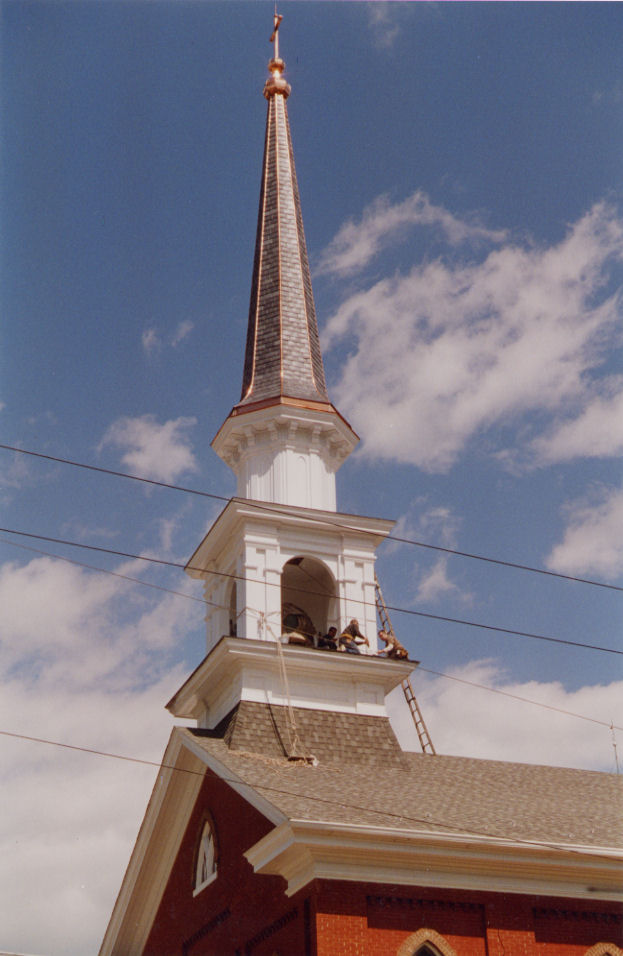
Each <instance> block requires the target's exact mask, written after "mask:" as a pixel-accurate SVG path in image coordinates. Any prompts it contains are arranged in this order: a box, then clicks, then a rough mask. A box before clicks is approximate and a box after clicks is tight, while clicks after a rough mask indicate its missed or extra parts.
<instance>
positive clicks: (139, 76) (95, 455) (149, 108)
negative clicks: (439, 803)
mask: <svg viewBox="0 0 623 956" xmlns="http://www.w3.org/2000/svg"><path fill="white" fill-rule="evenodd" d="M0 11H1V16H2V37H1V42H2V51H1V52H2V91H3V92H2V104H1V105H2V108H1V111H0V112H1V120H0V122H1V123H2V126H1V144H2V205H1V208H2V284H1V295H2V330H1V332H0V335H1V346H2V359H1V362H2V365H1V394H0V402H1V403H2V409H1V411H0V420H1V422H2V429H1V432H0V433H1V434H2V439H1V440H2V442H4V443H5V444H8V445H13V446H19V447H23V448H26V449H31V450H34V451H38V452H41V453H44V454H48V455H52V456H57V457H61V458H69V459H72V460H74V461H80V462H85V463H89V464H93V465H97V466H99V467H103V468H109V469H113V470H120V471H129V472H132V473H134V474H138V475H143V476H146V477H151V478H155V479H157V480H162V481H167V482H171V483H175V484H181V485H184V486H187V487H192V488H197V489H201V490H203V491H207V492H211V493H214V494H217V495H226V496H227V495H231V494H233V492H234V479H233V476H232V475H231V474H230V473H229V471H228V470H227V468H226V467H225V466H224V465H223V464H222V463H221V462H220V460H219V459H218V458H217V457H216V455H215V454H214V453H213V452H212V451H211V449H210V441H211V439H212V437H213V436H214V434H215V433H216V431H217V429H218V428H219V426H220V424H221V423H222V421H223V420H224V418H225V417H226V415H227V414H228V412H229V410H230V408H231V406H232V405H233V404H234V402H235V401H236V400H237V399H238V397H239V390H240V383H241V376H242V358H243V349H244V340H245V333H246V322H247V310H248V296H249V289H250V280H251V264H252V255H253V243H254V236H255V220H256V215H257V202H258V196H259V179H260V166H261V155H262V147H263V132H264V122H265V103H264V100H263V98H262V95H261V90H262V86H263V83H264V79H265V73H266V63H267V60H268V58H269V56H270V52H271V48H270V46H269V44H268V36H269V35H270V31H271V16H272V7H271V5H270V4H265V3H263V2H254V3H208V2H199V0H196V2H188V3H187V2H165V0H162V2H154V3H147V2H145V3H138V2H133V0H128V2H107V0H105V2H100V3H92V2H91V3H89V2H84V3H83V2H72V3H62V2H48V3H43V2H33V3H30V2H5V3H3V4H2V5H1V7H0ZM281 12H282V13H283V14H284V20H283V25H282V28H281V30H282V33H281V53H282V55H283V56H284V58H285V60H286V64H287V77H288V80H289V82H290V83H291V85H292V95H291V97H290V99H289V101H288V108H289V114H290V122H291V126H292V133H293V138H294V149H295V157H296V164H297V173H298V179H299V185H300V190H301V199H302V205H303V218H304V222H305V229H306V236H307V244H308V249H309V253H310V259H311V263H312V270H313V274H314V291H315V297H316V306H317V311H318V315H319V323H320V327H321V335H322V339H323V347H324V354H325V365H326V370H327V378H328V384H329V390H330V393H331V396H332V399H333V401H334V403H335V404H336V405H337V406H338V408H339V409H340V411H341V412H343V413H344V414H345V415H346V417H347V418H348V419H349V421H350V422H351V424H352V425H353V427H354V428H355V430H356V431H357V432H358V434H359V435H360V436H361V439H362V441H361V444H360V446H359V449H358V451H357V452H356V453H355V454H353V456H352V457H351V458H350V459H349V460H348V461H347V462H346V464H345V465H344V466H343V468H342V469H341V471H340V472H339V474H338V502H339V507H340V509H341V510H342V511H345V512H348V513H363V514H369V515H379V516H383V517H391V518H394V519H396V520H397V522H398V525H397V529H396V533H397V534H398V535H399V536H401V537H405V538H411V539H417V540H419V541H424V542H429V543H432V544H438V545H441V546H445V547H449V548H454V549H458V550H461V551H467V552H476V553H479V554H483V555H488V556H491V557H497V558H500V559H503V560H507V561H511V562H517V563H521V564H526V565H531V566H536V567H543V568H548V569H550V570H553V571H559V572H562V573H565V574H570V575H577V576H580V577H588V578H592V579H596V580H599V581H603V582H605V583H609V584H618V585H619V586H621V585H622V584H623V577H622V575H623V549H622V546H621V541H623V494H622V492H621V481H620V478H621V472H620V454H621V451H622V450H623V432H622V423H623V399H622V397H621V396H622V388H621V386H622V382H623V372H622V369H621V354H620V346H621V339H620V328H621V326H620V319H621V301H620V287H621V278H622V271H623V270H622V268H621V260H622V257H623V218H622V215H621V191H622V186H623V183H622V178H623V177H622V172H621V148H622V146H623V127H622V119H621V116H622V106H623V77H622V75H621V68H620V35H621V25H622V24H621V21H622V18H623V14H622V12H621V7H620V5H619V4H593V3H588V4H585V3H573V4H566V3H554V4H536V3H526V4H524V3H513V4H502V3H486V4H449V3H448V4H445V3H442V4H426V3H392V4H377V3H361V4H359V3H357V4H356V3H345V2H344V3H313V2H310V3H305V2H300V3H283V5H282V7H281ZM0 496H1V500H2V503H3V505H4V508H3V512H4V519H3V525H4V526H5V527H8V528H14V529H18V530H23V531H27V532H32V533H34V534H40V535H47V536H51V537H56V538H63V539H69V540H73V541H77V542H82V543H84V544H90V545H96V546H99V547H105V548H111V549H114V550H118V551H124V552H128V553H131V554H143V555H146V556H151V557H158V558H164V559H166V560H170V561H174V562H184V561H185V560H186V559H187V558H188V557H189V556H190V555H191V554H192V552H193V551H194V549H195V547H196V545H197V543H198V542H199V541H200V540H201V538H202V536H203V534H204V533H205V531H206V529H207V528H208V527H209V525H210V523H211V521H212V520H213V519H214V517H215V516H216V514H218V512H219V510H220V504H219V502H218V501H216V500H211V499H209V498H203V497H198V496H193V495H189V494H184V493H181V492H175V491H169V490H164V489H152V490H146V489H145V487H144V486H141V485H139V484H137V483H134V482H130V481H127V480H124V479H120V478H113V477H110V476H105V475H98V474H96V473H93V472H86V471H83V470H80V469H76V468H71V467H69V466H65V465H60V464H53V463H50V462H44V461H39V460H36V459H32V458H27V457H25V456H20V455H14V454H11V453H9V452H6V451H2V452H0ZM1 537H2V540H1V541H0V606H1V607H2V609H3V610H2V611H0V614H2V616H3V622H2V628H1V634H0V681H2V684H3V694H2V698H1V699H2V703H1V704H0V717H1V720H0V729H2V730H5V731H10V732H14V733H19V734H26V735H32V736H37V737H46V738H51V739H55V740H60V741H65V742H67V743H72V744H76V745H79V746H84V747H94V748H96V749H99V750H106V751H113V752H117V753H123V754H126V755H135V756H137V757H141V758H144V759H147V760H158V758H159V756H160V755H161V753H162V750H163V747H164V743H165V741H166V738H167V735H168V730H169V726H170V722H169V719H168V716H167V715H166V713H165V712H164V710H163V704H164V703H165V701H166V700H168V698H169V696H170V695H171V693H172V692H173V691H174V690H175V689H176V688H177V686H179V684H180V683H181V682H182V680H183V679H184V677H185V675H186V674H187V673H188V672H189V671H190V670H191V669H192V668H194V667H195V666H196V664H197V663H198V662H199V660H200V659H201V657H202V655H203V652H204V633H203V624H202V607H201V603H200V600H196V599H197V598H199V599H200V598H201V593H200V591H199V590H197V585H196V584H195V583H194V582H191V581H186V580H185V578H184V576H183V574H182V573H181V572H179V571H175V570H166V569H159V568H157V567H154V566H151V565H146V564H145V563H144V562H139V561H133V560H130V559H121V558H115V557H114V556H107V555H103V554H97V553H95V552H88V551H81V550H78V549H75V548H67V547H61V546H59V545H51V544H46V543H45V542H37V541H33V540H27V539H23V538H18V537H11V536H10V535H7V534H2V535H1ZM9 542H12V543H9ZM18 544H21V545H24V544H25V545H28V546H29V547H35V548H40V549H41V550H43V551H47V552H48V553H49V554H52V555H54V557H49V556H44V555H41V554H37V553H33V552H29V551H25V550H23V548H20V547H18V546H17V545H18ZM63 556H64V557H69V558H71V559H72V560H73V561H78V562H84V563H87V564H89V565H93V566H97V567H99V568H105V569H107V570H111V571H114V572H116V573H117V574H124V575H126V576H127V577H130V578H137V579H140V580H141V581H143V582H148V583H152V584H157V585H159V586H161V587H166V588H169V589H172V590H175V591H182V592H184V593H185V594H186V597H180V596H176V595H173V594H169V593H168V592H166V591H158V590H154V589H153V588H148V587H145V586H143V585H141V584H138V583H134V582H132V581H129V580H127V579H126V578H121V577H114V576H112V575H107V574H103V573H98V572H96V571H93V570H90V569H87V568H85V567H82V566H79V565H76V564H69V563H67V562H65V561H62V560H60V558H61V557H63ZM378 570H379V576H380V578H381V583H382V586H383V589H384V592H385V596H386V599H387V600H388V603H390V604H392V605H395V606H397V607H400V608H405V609H409V610H413V611H423V612H427V613H431V614H438V615H442V616H447V617H453V618H462V619H466V620H471V621H475V622H482V623H484V624H490V625H496V626H500V627H506V628H510V629H516V630H521V631H528V632H532V633H537V634H542V635H549V636H553V637H560V638H564V639H568V640H571V641H576V642H585V643H590V644H598V645H600V646H603V647H611V648H616V649H621V646H622V645H621V640H620V621H621V601H622V598H621V594H620V592H616V591H612V590H607V589H604V588H596V587H590V586H588V585H582V584H577V583H571V582H567V581H562V580H557V579H555V578H548V577H543V576H539V575H536V574H531V573H527V572H520V571H517V570H511V569H509V568H503V567H498V566H495V565H492V564H483V563H479V562H475V561H470V560H467V559H463V558H452V557H450V558H446V557H443V556H441V555H440V554H436V553H434V552H430V551H426V550H424V549H421V548H416V547H413V546H408V545H400V544H392V545H386V546H384V548H383V549H382V550H381V552H380V555H379V562H378ZM192 598H195V600H192ZM392 618H393V622H394V625H395V628H396V631H397V632H398V635H399V637H400V639H401V640H402V641H403V643H404V644H405V645H406V646H407V647H408V649H409V651H410V655H411V657H412V658H415V659H417V660H420V661H421V662H422V666H423V667H425V668H428V669H429V670H433V671H441V672H444V673H449V674H451V675H454V676H457V677H461V678H462V679H466V680H472V681H474V682H477V683H482V684H488V685H490V686H493V687H496V688H498V689H500V690H505V691H507V692H510V693H514V694H516V695H518V696H522V697H526V698H530V699H533V700H537V701H541V702H544V703H547V704H550V705H552V706H555V707H558V708H561V709H563V710H568V711H572V712H574V713H578V714H582V715H584V716H587V717H592V718H594V719H596V720H598V721H603V722H606V723H608V722H610V721H612V722H614V723H615V724H618V725H619V726H623V713H622V712H621V700H622V699H623V695H622V693H621V691H622V690H623V678H622V675H621V667H620V664H621V657H620V656H617V655H613V654H606V653H599V652H596V651H589V650H585V649H580V648H574V647H570V646H562V645H557V644H553V643H546V642H542V641H535V640H528V639H522V638H518V637H511V636H503V635H500V634H495V633H493V632H490V631H484V630H479V629H477V628H468V627H465V626H461V625H451V624H447V623H441V622H434V621H432V620H430V619H425V618H418V617H416V616H412V615H406V614H403V613H399V612H392ZM415 686H416V692H417V693H418V697H419V699H420V701H421V703H422V708H423V711H424V715H425V718H426V719H427V723H428V725H429V730H430V732H431V736H432V738H433V741H434V743H435V745H436V746H437V749H439V750H442V751H443V752H446V753H461V754H468V755H471V756H483V757H491V758H496V759H511V760H513V759H514V760H527V761H532V762H546V763H562V764H565V765H569V766H578V767H585V768H588V769H599V770H606V771H612V770H614V769H615V763H614V750H613V746H612V742H613V741H612V735H611V733H610V731H609V730H608V728H607V727H604V726H602V725H601V724H594V723H591V722H590V721H585V720H580V719H577V718H572V717H567V716H564V715H561V714H557V713H554V712H552V711H547V710H544V709H542V708H538V707H536V706H532V705H527V704H519V703H517V702H513V701H512V700H510V699H509V698H504V697H501V696H496V695H492V694H488V693H487V692H485V691H477V690H476V689H475V688H470V687H468V686H467V685H464V684H463V685H461V684H458V683H456V682H451V681H448V680H447V679H443V678H437V677H434V676H433V675H431V674H429V673H424V672H422V673H420V674H419V675H418V677H417V679H416V684H415ZM392 712H393V715H394V720H395V723H396V726H397V727H398V729H399V731H400V732H401V733H402V734H403V735H405V740H406V735H407V733H408V729H409V728H408V720H405V716H406V717H407V718H408V714H406V715H405V713H404V709H402V710H401V708H400V700H399V699H398V700H396V701H393V702H392ZM615 739H616V738H615ZM407 743H408V745H410V746H414V742H413V739H412V737H411V739H410V740H408V741H407ZM618 743H619V750H620V749H621V740H620V732H619V740H618ZM0 746H1V747H2V750H3V752H4V753H3V760H2V765H3V767H4V768H5V770H4V771H3V773H5V774H6V775H7V777H8V779H9V780H10V786H9V785H7V783H6V782H4V783H3V801H4V802H5V804H6V806H5V809H4V812H3V813H2V820H3V822H2V824H1V825H0V841H1V844H2V853H0V859H1V860H2V863H1V864H0V869H1V871H2V876H1V877H0V881H1V883H2V893H1V894H0V898H1V899H2V901H3V902H2V903H0V908H3V907H6V913H4V914H2V918H1V919H0V925H1V926H2V927H3V928H2V930H0V948H4V949H14V950H16V951H24V952H30V953H43V952H46V953H51V954H74V953H75V954H78V953H80V954H84V953H85V952H91V951H93V950H94V949H96V948H97V945H98V944H99V940H100V939H101V935H102V933H103V930H104V927H105V923H106V920H107V917H108V915H109V912H110V909H111V907H112V903H113V901H114V896H115V893H116V891H117V889H118V887H119V885H120V882H121V878H122V875H123V870H124V867H125V864H126V862H127V859H128V857H129V853H130V849H131V845H132V841H133V839H134V837H135V835H136V831H137V828H138V825H139V822H140V819H141V817H142V814H143V811H144V807H145V804H146V801H147V798H148V794H149V790H150V788H151V785H152V782H153V778H154V770H153V768H149V767H140V766H138V765H136V766H133V765H128V764H120V763H118V762H115V761H113V760H106V759H104V758H97V757H94V756H88V755H86V754H76V753H69V752H67V753H66V752H61V751H59V750H58V749H57V748H51V747H47V748H46V747H45V746H44V745H42V744H35V743H28V742H26V741H20V740H16V739H10V738H4V740H3V742H2V743H1V744H0ZM94 857H96V858H97V859H98V866H97V868H96V869H95V868H94V866H93V858H94ZM34 860H37V864H36V866H35V863H34ZM33 870H36V874H33ZM50 887H53V888H54V889H53V891H52V892H50ZM33 891H34V892H35V893H36V895H37V898H38V899H39V900H45V902H42V904H41V909H40V910H38V912H37V920H36V921H35V922H34V923H33V918H32V905H31V900H32V893H33ZM68 925H74V927H76V929H75V932H73V933H72V934H71V938H69V937H68V933H67V930H66V927H67V926H68ZM2 934H4V935H2Z"/></svg>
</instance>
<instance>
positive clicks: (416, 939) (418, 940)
mask: <svg viewBox="0 0 623 956" xmlns="http://www.w3.org/2000/svg"><path fill="white" fill-rule="evenodd" d="M396 956H456V952H455V950H454V949H452V946H450V944H449V943H447V942H446V940H445V939H444V938H443V936H442V935H441V934H440V933H438V932H437V931H436V930H434V929H419V930H418V931H417V933H412V934H411V936H409V937H407V939H405V941H404V942H403V943H402V945H401V946H400V948H399V950H398V952H397V953H396ZM591 956H592V954H591ZM613 956H618V954H613ZM622 956H623V954H622Z"/></svg>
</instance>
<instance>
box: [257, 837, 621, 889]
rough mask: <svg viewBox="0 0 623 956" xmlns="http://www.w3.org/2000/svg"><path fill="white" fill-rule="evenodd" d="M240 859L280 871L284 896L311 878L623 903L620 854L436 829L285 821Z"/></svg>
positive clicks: (261, 868)
mask: <svg viewBox="0 0 623 956" xmlns="http://www.w3.org/2000/svg"><path fill="white" fill-rule="evenodd" d="M245 856H246V857H247V859H248V860H249V863H250V864H251V865H252V866H253V868H254V870H255V871H256V872H257V873H270V874H272V875H279V876H282V877H283V878H284V879H285V880H287V882H288V888H287V890H286V892H287V894H288V895H289V896H292V895H293V894H295V893H297V892H298V891H299V890H300V889H302V888H303V887H304V886H306V885H307V884H308V883H309V882H310V881H311V880H313V879H330V880H347V881H355V882H369V883H388V884H394V885H408V886H427V887H439V888H442V887H443V888H448V889H450V888H451V889H464V890H473V891H481V890H484V891H495V892H504V893H521V894H530V895H535V896H549V897H556V896H557V897H566V898H569V897H573V898H576V899H593V900H596V899H600V900H609V901H611V900H614V901H621V900H623V891H622V890H621V875H622V869H623V858H622V857H621V854H620V853H619V852H615V851H612V850H609V849H599V848H595V847H580V846H565V845H562V844H561V845H554V844H545V843H539V842H538V841H535V842H530V843H520V842H517V841H513V840H508V839H498V838H495V837H483V836H481V835H472V834H469V833H457V834H450V833H440V832H430V831H429V832H427V831H423V830H422V831H417V830H413V829H409V830H400V829H394V828H389V827H387V828H383V827H370V826H356V825H352V826H347V825H344V824H332V823H329V822H327V823H316V822H314V823H310V822H308V821H300V820H290V821H288V822H286V823H283V824H282V825H281V826H279V827H277V828H276V829H274V830H271V832H270V833H268V834H267V835H266V836H265V837H264V838H263V839H262V840H260V841H259V842H258V843H256V844H255V845H254V846H252V847H251V848H250V849H249V850H248V851H247V852H246V853H245Z"/></svg>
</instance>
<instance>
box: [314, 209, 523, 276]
mask: <svg viewBox="0 0 623 956" xmlns="http://www.w3.org/2000/svg"><path fill="white" fill-rule="evenodd" d="M414 226H428V227H434V228H436V229H439V230H440V232H441V233H442V234H443V236H444V237H445V239H446V240H447V241H448V242H449V243H450V244H451V245H458V244H460V243H462V242H467V241H478V240H486V241H488V242H502V241H503V239H504V238H505V236H506V233H505V232H504V231H502V230H491V229H487V228H485V227H484V226H482V225H481V224H480V223H478V222H476V221H473V222H467V221H465V220H462V219H458V218H457V217H456V216H454V215H453V214H452V213H450V212H448V211H447V210H446V209H443V208H442V207H441V206H435V205H433V203H431V201H430V200H429V198H428V196H427V195H426V194H425V193H423V192H422V191H421V190H418V191H417V192H415V193H413V195H412V196H409V197H408V198H407V199H405V200H403V202H400V203H396V204H395V205H392V204H391V203H390V201H389V199H388V198H387V196H380V197H379V198H378V199H376V200H375V201H374V202H373V203H371V204H370V205H369V206H368V207H367V208H366V209H364V211H363V215H362V217H361V220H360V221H359V222H357V223H355V222H353V221H352V220H349V221H348V222H346V223H345V224H344V225H343V226H342V227H341V229H340V230H339V232H338V233H337V235H336V236H335V237H334V238H333V239H332V240H331V242H330V244H329V246H328V247H327V249H326V250H325V251H324V253H323V254H322V257H321V260H320V264H319V267H318V271H319V272H320V273H334V274H336V275H341V276H345V275H349V274H351V273H354V272H358V271H359V270H361V269H363V268H364V267H365V266H366V265H367V264H368V263H369V262H370V260H371V259H372V258H373V257H374V256H375V255H377V253H379V252H380V251H381V249H382V248H383V247H384V245H386V244H387V243H389V242H391V241H396V240H397V239H400V238H402V237H403V236H404V234H405V232H406V230H407V229H408V228H412V227H414Z"/></svg>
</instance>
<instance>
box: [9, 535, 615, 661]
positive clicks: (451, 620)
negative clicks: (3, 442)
mask: <svg viewBox="0 0 623 956" xmlns="http://www.w3.org/2000/svg"><path fill="white" fill-rule="evenodd" d="M0 532H2V533H4V534H15V535H20V536H22V537H25V538H35V539H37V540H39V541H50V542H52V543H53V544H62V545H67V546H68V547H72V548H84V549H86V550H89V551H98V552H100V553H103V554H112V555H114V556H115V557H120V558H131V559H133V560H136V561H147V562H149V563H150V564H157V565H163V566H165V567H169V568H178V569H181V570H185V569H187V570H189V571H200V572H203V573H205V568H198V567H193V566H192V565H183V564H181V563H180V562H179V561H167V560H165V559H164V558H150V557H147V556H146V555H141V554H132V553H131V552H128V551H117V550H113V549H112V548H103V547H101V546H99V545H94V544H82V543H80V542H78V541H68V540H66V539H63V538H52V537H49V536H47V535H42V534H34V533H32V532H28V531H17V530H15V529H14V528H0ZM208 573H209V574H211V575H215V576H217V577H225V578H230V579H231V580H235V581H248V582H250V583H253V584H263V585H266V586H268V587H277V588H278V587H281V585H280V583H279V582H272V581H261V580H259V579H257V578H245V576H244V575H242V574H232V573H231V572H226V571H214V570H210V571H209V572H208ZM308 593H309V594H314V595H316V596H320V597H327V596H328V597H332V596H333V595H330V594H328V592H320V591H309V592H308ZM357 603H358V604H361V605H364V606H368V607H376V604H375V603H374V602H373V601H364V600H361V599H358V600H357ZM387 609H388V610H389V611H395V612H396V613H398V614H409V615H411V616H413V617H424V618H427V619H429V620H433V621H442V622H444V623H446V624H460V625H462V626H464V627H474V628H479V629H481V630H485V631H492V632H495V633H498V634H507V635H508V636H510V637H524V638H529V639H531V640H535V641H548V642H550V643H552V644H565V645H567V646H568V647H582V648H584V649H585V650H591V651H601V652H603V653H606V654H620V655H622V656H623V650H618V649H616V648H613V647H601V646H600V645H597V644H588V643H586V642H584V641H570V640H567V639H565V638H562V637H550V636H548V635H546V634H533V633H532V632H530V631H518V630H514V629H513V628H510V627H499V626H497V625H494V624H481V623H480V622H478V621H466V620H464V619H463V618H457V617H446V616H444V615H442V614H431V613H429V612H427V611H414V610H413V609H411V608H404V607H397V606H395V605H391V604H388V605H387Z"/></svg>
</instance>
